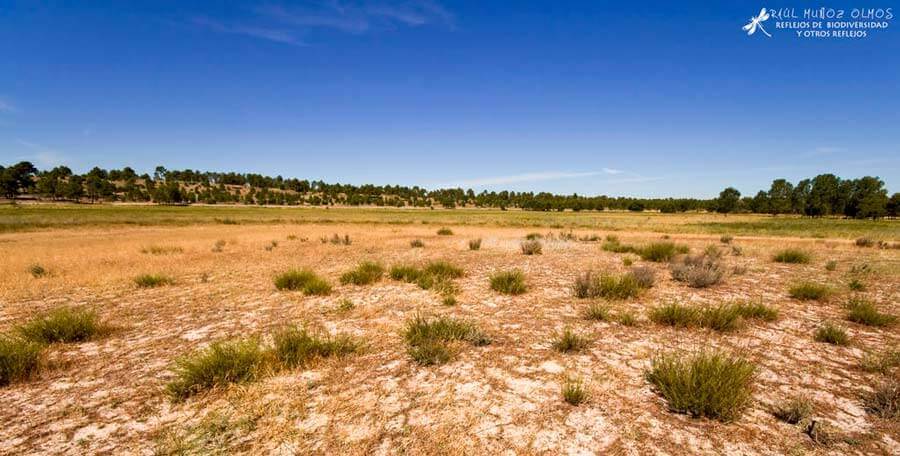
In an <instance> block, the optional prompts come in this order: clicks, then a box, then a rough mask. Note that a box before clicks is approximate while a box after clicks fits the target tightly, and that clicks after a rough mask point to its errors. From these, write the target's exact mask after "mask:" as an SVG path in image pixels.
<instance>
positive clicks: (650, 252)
mask: <svg viewBox="0 0 900 456" xmlns="http://www.w3.org/2000/svg"><path fill="white" fill-rule="evenodd" d="M687 252H688V247H687V246H685V245H676V244H675V243H674V242H654V243H652V244H650V245H647V246H644V247H642V248H640V249H639V250H638V252H637V254H638V255H640V256H641V259H643V260H645V261H655V262H658V263H659V262H664V261H669V260H671V259H672V257H674V256H675V255H677V254H683V253H687Z"/></svg>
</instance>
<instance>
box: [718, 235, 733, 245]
mask: <svg viewBox="0 0 900 456" xmlns="http://www.w3.org/2000/svg"><path fill="white" fill-rule="evenodd" d="M733 240H734V236H732V235H730V234H723V235H722V237H720V238H719V242H721V243H723V244H731V241H733Z"/></svg>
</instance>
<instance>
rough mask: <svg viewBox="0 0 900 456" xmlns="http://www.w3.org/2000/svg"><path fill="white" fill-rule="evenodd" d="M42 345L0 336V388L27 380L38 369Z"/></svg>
mask: <svg viewBox="0 0 900 456" xmlns="http://www.w3.org/2000/svg"><path fill="white" fill-rule="evenodd" d="M43 348H44V347H43V345H42V344H40V343H36V342H32V341H30V340H26V339H22V338H18V337H11V336H6V335H2V334H0V386H6V385H9V384H10V383H15V382H20V381H24V380H28V379H29V378H31V377H32V376H34V374H36V373H37V372H38V370H39V369H40V361H41V352H42V351H43Z"/></svg>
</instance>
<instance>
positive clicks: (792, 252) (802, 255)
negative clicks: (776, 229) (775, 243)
mask: <svg viewBox="0 0 900 456" xmlns="http://www.w3.org/2000/svg"><path fill="white" fill-rule="evenodd" d="M810 258H811V257H810V255H809V253H808V252H806V251H805V250H800V249H784V250H781V251H779V252H777V253H776V254H775V256H774V257H773V258H772V259H773V260H774V261H775V262H776V263H793V264H806V263H809V260H810Z"/></svg>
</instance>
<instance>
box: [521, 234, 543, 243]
mask: <svg viewBox="0 0 900 456" xmlns="http://www.w3.org/2000/svg"><path fill="white" fill-rule="evenodd" d="M525 239H527V240H529V241H536V240H538V239H544V235H543V234H541V233H528V234H526V235H525Z"/></svg>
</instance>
